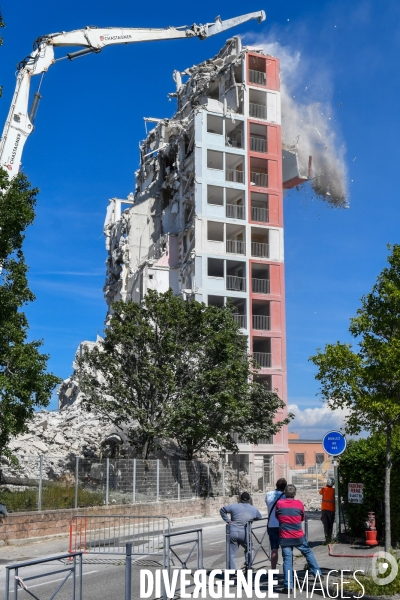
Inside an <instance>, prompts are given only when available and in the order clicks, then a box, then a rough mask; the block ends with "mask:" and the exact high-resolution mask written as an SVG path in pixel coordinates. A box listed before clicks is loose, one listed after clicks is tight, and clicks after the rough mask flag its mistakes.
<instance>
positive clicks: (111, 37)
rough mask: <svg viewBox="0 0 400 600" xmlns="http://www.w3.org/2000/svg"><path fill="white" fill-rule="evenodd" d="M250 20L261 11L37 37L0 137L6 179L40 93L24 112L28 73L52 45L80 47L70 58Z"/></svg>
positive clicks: (15, 166) (38, 67)
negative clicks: (170, 24) (196, 21)
mask: <svg viewBox="0 0 400 600" xmlns="http://www.w3.org/2000/svg"><path fill="white" fill-rule="evenodd" d="M251 19H257V20H258V21H259V22H261V21H264V20H265V12H264V11H263V10H261V11H258V12H253V13H248V14H246V15H241V16H239V17H234V18H233V19H227V20H226V21H222V20H221V18H220V17H217V18H216V19H215V22H214V23H207V24H205V25H196V24H194V25H192V26H191V27H187V26H186V25H184V26H182V27H167V28H165V29H138V28H127V29H122V28H118V27H107V28H97V27H85V28H84V29H77V30H75V31H69V32H62V33H52V34H49V35H45V36H42V37H40V38H38V39H37V40H36V42H35V44H34V50H33V52H32V54H30V55H29V56H27V57H26V58H25V59H24V60H22V61H21V62H20V63H19V64H18V74H17V84H16V87H15V92H14V96H13V100H12V103H11V107H10V110H9V113H8V116H7V120H6V123H5V125H4V130H3V135H2V137H1V140H0V166H2V167H5V168H6V169H8V174H9V177H10V178H12V177H13V176H14V175H16V174H17V173H18V171H19V165H20V162H21V157H22V151H23V147H24V144H25V142H26V140H27V138H28V136H29V135H30V134H31V133H32V131H33V121H34V118H35V113H36V109H37V106H38V102H39V100H40V98H41V96H40V94H39V93H38V92H36V94H35V98H34V101H33V106H32V109H31V112H30V114H28V102H29V89H30V81H31V77H32V75H39V74H40V73H45V72H46V71H47V70H48V68H49V67H50V66H51V65H53V64H54V63H55V62H56V60H55V58H54V48H55V47H65V46H69V47H74V46H75V47H83V48H84V49H83V50H78V51H77V52H71V53H69V54H67V57H68V58H69V59H71V60H73V59H74V58H77V57H78V56H83V55H84V54H88V53H91V52H95V53H97V52H101V50H102V49H103V48H104V47H106V46H111V45H115V44H130V43H136V42H152V41H161V40H173V39H179V38H191V37H198V38H200V39H205V38H207V37H211V36H212V35H216V34H217V33H221V32H222V31H226V30H227V29H230V28H232V27H235V26H236V25H240V24H241V23H245V22H246V21H250V20H251Z"/></svg>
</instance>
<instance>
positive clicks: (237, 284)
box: [226, 275, 246, 292]
mask: <svg viewBox="0 0 400 600" xmlns="http://www.w3.org/2000/svg"><path fill="white" fill-rule="evenodd" d="M226 289H227V290H233V291H235V292H245V291H246V277H237V276H236V275H227V276H226Z"/></svg>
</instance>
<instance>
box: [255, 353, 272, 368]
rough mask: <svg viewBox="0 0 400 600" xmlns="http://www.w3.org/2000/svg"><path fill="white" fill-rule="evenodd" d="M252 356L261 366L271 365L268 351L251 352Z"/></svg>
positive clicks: (267, 366)
mask: <svg viewBox="0 0 400 600" xmlns="http://www.w3.org/2000/svg"><path fill="white" fill-rule="evenodd" d="M253 358H254V360H255V361H256V363H257V364H258V365H259V366H260V367H261V368H264V369H265V368H269V367H270V366H271V353H270V352H253Z"/></svg>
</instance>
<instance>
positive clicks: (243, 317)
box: [232, 313, 247, 329]
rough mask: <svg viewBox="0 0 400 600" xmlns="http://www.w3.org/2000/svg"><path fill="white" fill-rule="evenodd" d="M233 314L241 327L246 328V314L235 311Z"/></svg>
mask: <svg viewBox="0 0 400 600" xmlns="http://www.w3.org/2000/svg"><path fill="white" fill-rule="evenodd" d="M232 316H233V318H234V319H235V321H236V323H237V324H238V325H239V327H240V328H241V329H246V327H247V325H246V315H239V314H236V313H234V314H233V315H232Z"/></svg>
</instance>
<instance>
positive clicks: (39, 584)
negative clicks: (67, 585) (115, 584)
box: [28, 571, 98, 590]
mask: <svg viewBox="0 0 400 600" xmlns="http://www.w3.org/2000/svg"><path fill="white" fill-rule="evenodd" d="M91 573H98V571H86V573H83V575H90V574H91ZM64 579H65V577H61V578H60V579H52V580H51V581H44V582H43V583H35V585H30V586H29V587H28V590H30V589H31V588H36V587H40V586H41V585H49V584H50V583H58V582H59V581H63V580H64ZM71 581H72V580H71Z"/></svg>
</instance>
